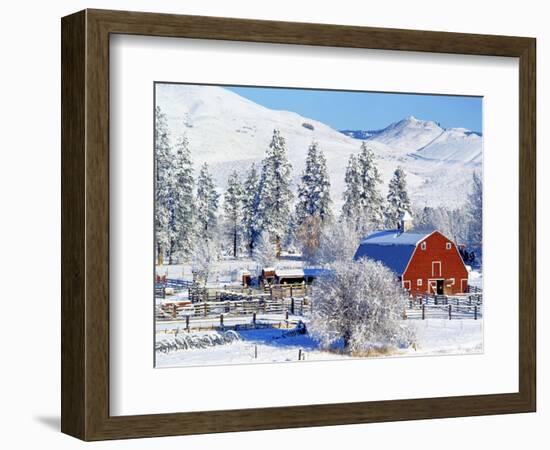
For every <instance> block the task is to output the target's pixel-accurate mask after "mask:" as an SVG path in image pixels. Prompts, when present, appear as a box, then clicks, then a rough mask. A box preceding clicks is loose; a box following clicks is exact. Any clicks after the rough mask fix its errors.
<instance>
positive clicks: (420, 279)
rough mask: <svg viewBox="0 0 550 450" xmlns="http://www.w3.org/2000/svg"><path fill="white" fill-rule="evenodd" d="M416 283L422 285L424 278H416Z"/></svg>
mask: <svg viewBox="0 0 550 450" xmlns="http://www.w3.org/2000/svg"><path fill="white" fill-rule="evenodd" d="M416 285H417V286H422V278H419V279H418V280H416Z"/></svg>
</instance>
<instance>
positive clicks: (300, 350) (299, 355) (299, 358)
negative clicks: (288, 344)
mask: <svg viewBox="0 0 550 450" xmlns="http://www.w3.org/2000/svg"><path fill="white" fill-rule="evenodd" d="M301 360H302V349H299V350H298V361H301Z"/></svg>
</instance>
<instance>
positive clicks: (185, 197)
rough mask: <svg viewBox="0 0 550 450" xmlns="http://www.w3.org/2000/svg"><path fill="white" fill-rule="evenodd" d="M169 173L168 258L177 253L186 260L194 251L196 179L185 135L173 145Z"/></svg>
mask: <svg viewBox="0 0 550 450" xmlns="http://www.w3.org/2000/svg"><path fill="white" fill-rule="evenodd" d="M171 173H172V183H171V195H172V202H171V208H170V259H171V260H172V258H173V257H174V256H177V257H179V258H181V259H183V260H188V259H189V257H190V256H191V255H192V253H193V241H194V239H193V238H194V226H195V204H194V201H195V199H194V195H193V191H194V187H195V180H194V178H193V164H192V162H191V153H190V151H189V143H188V141H187V138H185V137H181V138H180V139H179V140H178V142H177V144H176V151H175V155H174V156H173V163H172V168H171ZM170 263H172V261H170Z"/></svg>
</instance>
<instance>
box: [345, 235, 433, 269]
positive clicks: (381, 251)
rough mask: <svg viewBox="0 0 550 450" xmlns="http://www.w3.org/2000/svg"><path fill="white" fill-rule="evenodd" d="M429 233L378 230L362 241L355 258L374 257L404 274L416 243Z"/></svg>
mask: <svg viewBox="0 0 550 450" xmlns="http://www.w3.org/2000/svg"><path fill="white" fill-rule="evenodd" d="M429 234H430V233H407V232H405V233H403V232H401V231H399V230H386V231H377V232H375V233H372V234H369V235H368V236H367V237H365V238H364V239H363V240H362V241H361V243H360V244H359V248H358V249H357V252H355V256H354V259H359V258H369V259H373V260H375V261H379V262H381V263H382V264H384V265H385V266H386V267H388V268H389V269H391V270H393V271H394V272H395V273H397V274H398V275H402V274H403V272H404V271H405V269H406V267H407V264H408V263H409V261H410V259H411V256H412V254H413V253H414V250H415V248H416V245H417V244H418V243H419V242H420V241H421V240H423V239H424V238H426V237H427V236H429Z"/></svg>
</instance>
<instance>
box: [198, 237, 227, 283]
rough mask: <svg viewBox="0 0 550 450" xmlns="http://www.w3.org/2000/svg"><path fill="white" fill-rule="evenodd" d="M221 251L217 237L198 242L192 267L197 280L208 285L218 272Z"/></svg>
mask: <svg viewBox="0 0 550 450" xmlns="http://www.w3.org/2000/svg"><path fill="white" fill-rule="evenodd" d="M219 253H220V252H219V245H218V242H217V240H216V239H201V240H199V241H198V242H197V243H196V245H195V248H194V251H193V259H192V267H191V268H192V270H193V274H194V275H195V277H196V280H198V281H201V282H202V283H203V284H204V285H206V284H207V283H208V280H210V279H211V278H212V277H213V276H214V275H215V274H216V273H217V264H216V263H217V262H218V260H219Z"/></svg>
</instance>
